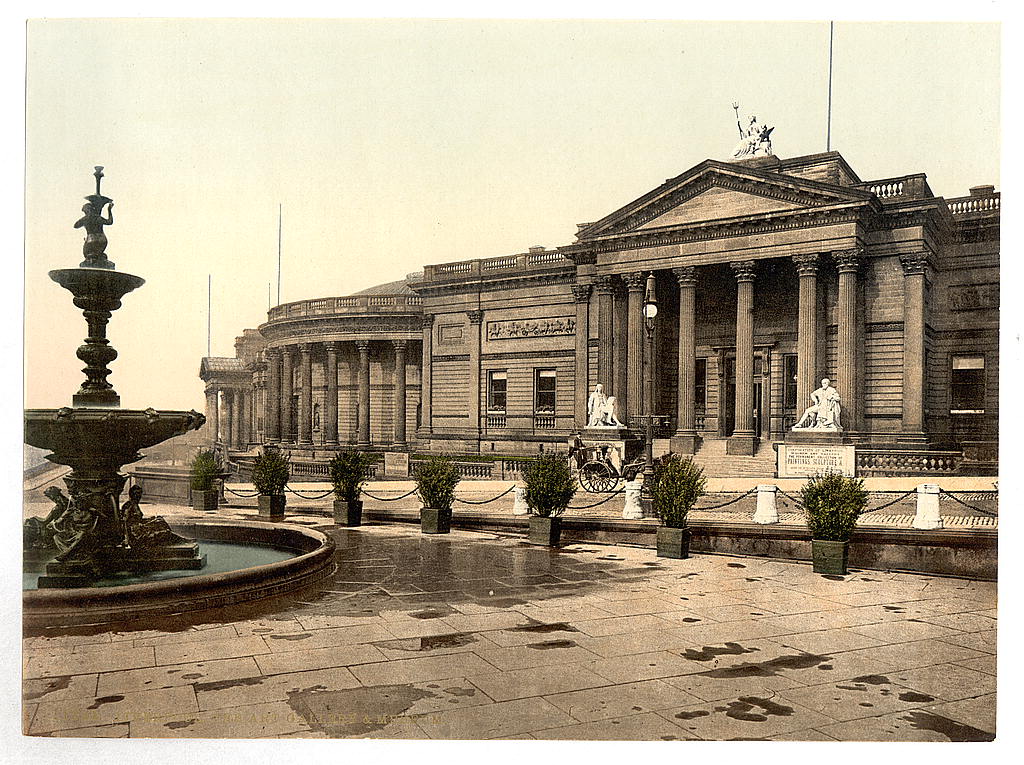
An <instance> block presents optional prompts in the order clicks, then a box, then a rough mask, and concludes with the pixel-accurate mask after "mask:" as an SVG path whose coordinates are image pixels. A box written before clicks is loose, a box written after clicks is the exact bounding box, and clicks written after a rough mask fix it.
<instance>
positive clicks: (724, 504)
mask: <svg viewBox="0 0 1024 765" xmlns="http://www.w3.org/2000/svg"><path fill="white" fill-rule="evenodd" d="M756 491H757V489H750V490H749V491H745V492H743V493H742V494H740V495H739V496H738V497H734V498H733V499H729V500H726V501H725V502H721V503H719V504H717V505H708V506H707V507H694V508H693V510H696V511H698V512H699V511H702V510H717V509H718V508H720V507H727V506H728V505H734V504H736V503H737V502H739V501H740V500H741V499H743V498H745V497H749V496H750V495H751V494H753V493H754V492H756ZM715 493H716V494H724V493H725V492H715Z"/></svg>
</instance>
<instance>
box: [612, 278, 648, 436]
mask: <svg viewBox="0 0 1024 765" xmlns="http://www.w3.org/2000/svg"><path fill="white" fill-rule="evenodd" d="M622 278H623V280H624V281H625V282H626V289H627V291H628V292H627V296H626V326H627V327H628V339H627V341H626V376H627V382H626V397H625V401H626V403H625V404H623V402H622V400H621V399H620V401H619V411H620V412H621V414H620V415H619V418H620V419H621V420H623V421H624V422H625V423H626V424H627V425H631V426H632V425H634V424H635V423H633V422H631V420H633V419H634V418H635V416H636V415H639V414H643V412H642V409H643V407H642V405H641V402H642V401H643V400H644V396H643V385H644V379H643V372H644V363H643V358H644V316H643V304H644V287H645V286H646V285H647V277H646V276H645V275H644V273H643V272H642V271H634V272H633V273H631V274H625V275H624V276H623V277H622ZM652 362H653V359H648V363H652ZM648 414H649V413H648Z"/></svg>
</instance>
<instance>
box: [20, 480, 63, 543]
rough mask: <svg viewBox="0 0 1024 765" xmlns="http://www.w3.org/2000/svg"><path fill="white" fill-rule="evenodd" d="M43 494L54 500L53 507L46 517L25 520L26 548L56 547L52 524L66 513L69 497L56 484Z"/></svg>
mask: <svg viewBox="0 0 1024 765" xmlns="http://www.w3.org/2000/svg"><path fill="white" fill-rule="evenodd" d="M43 495H44V496H45V497H46V498H47V499H48V500H50V501H51V502H53V509H52V510H50V512H49V513H48V514H47V516H46V517H45V518H39V517H36V516H33V517H32V518H29V519H27V520H26V521H25V524H24V543H25V549H26V550H28V549H34V550H49V549H50V548H52V547H54V546H55V545H54V543H53V534H54V529H53V526H52V525H51V524H52V523H53V522H54V521H56V520H57V519H58V518H60V517H61V516H62V515H64V513H65V511H67V509H68V498H67V497H66V496H64V492H62V491H61V490H60V489H59V488H57V487H56V486H51V487H50V488H49V489H47V490H46V491H44V492H43Z"/></svg>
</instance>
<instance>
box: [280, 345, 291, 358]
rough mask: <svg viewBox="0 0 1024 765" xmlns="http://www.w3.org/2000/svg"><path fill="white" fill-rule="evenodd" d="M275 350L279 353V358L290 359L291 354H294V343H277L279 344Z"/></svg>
mask: <svg viewBox="0 0 1024 765" xmlns="http://www.w3.org/2000/svg"><path fill="white" fill-rule="evenodd" d="M277 352H278V353H280V354H281V358H283V359H284V358H288V359H290V358H291V357H292V356H294V355H295V346H294V345H279V346H277Z"/></svg>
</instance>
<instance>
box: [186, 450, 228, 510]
mask: <svg viewBox="0 0 1024 765" xmlns="http://www.w3.org/2000/svg"><path fill="white" fill-rule="evenodd" d="M222 473H223V467H222V466H221V464H220V457H218V456H217V453H216V452H214V451H212V450H208V451H206V450H204V451H199V452H197V453H196V456H195V457H193V458H192V464H191V465H189V488H190V489H191V490H192V492H191V494H192V508H193V509H195V510H204V511H212V510H216V509H217V500H218V499H219V496H220V492H219V491H218V489H217V479H218V478H220V477H221V474H222Z"/></svg>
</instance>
